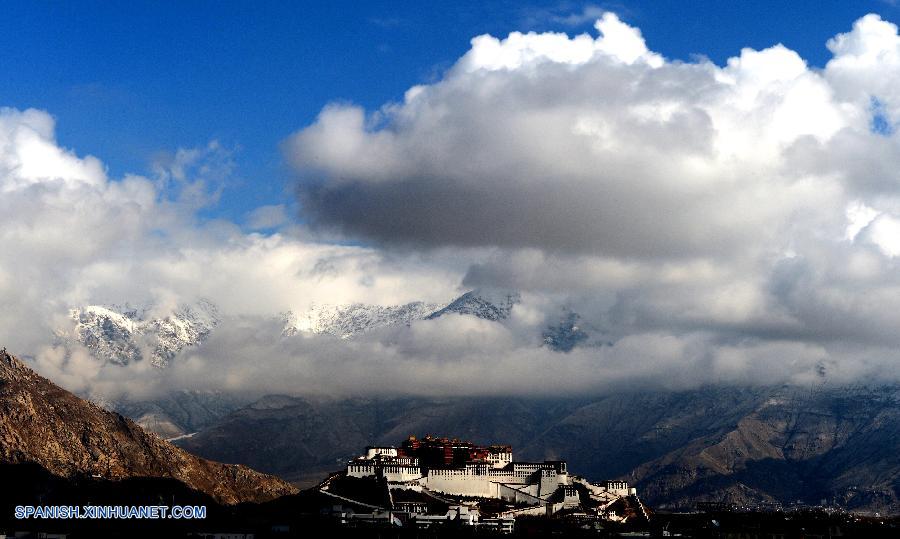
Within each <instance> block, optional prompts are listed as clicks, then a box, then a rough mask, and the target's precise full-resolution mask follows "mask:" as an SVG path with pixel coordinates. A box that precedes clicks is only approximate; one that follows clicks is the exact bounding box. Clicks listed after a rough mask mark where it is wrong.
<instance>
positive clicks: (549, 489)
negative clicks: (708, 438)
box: [323, 436, 648, 524]
mask: <svg viewBox="0 0 900 539" xmlns="http://www.w3.org/2000/svg"><path fill="white" fill-rule="evenodd" d="M343 477H346V478H350V480H362V479H366V478H370V479H373V480H377V483H378V484H383V485H385V488H386V489H387V495H386V498H387V499H388V500H389V503H390V505H391V506H392V507H391V509H394V510H395V511H397V510H402V511H405V512H407V513H409V514H412V515H413V516H414V518H413V520H416V519H418V522H419V523H420V524H422V523H424V522H430V521H431V520H432V519H431V518H430V517H429V516H428V515H427V514H426V513H427V507H428V506H429V503H430V502H433V501H434V500H439V501H441V502H444V503H450V504H451V505H449V506H448V507H449V508H450V510H451V512H452V511H456V514H459V515H461V514H463V513H464V514H465V515H467V516H466V518H467V519H469V520H470V521H471V522H472V523H473V524H475V523H478V522H480V521H481V520H483V519H488V520H486V521H491V522H494V521H496V519H501V520H500V521H502V519H514V518H515V517H517V516H524V515H553V514H556V513H560V512H566V513H577V514H584V515H585V516H591V515H593V516H594V517H597V518H599V517H600V516H602V518H603V519H605V520H624V519H625V518H626V516H625V515H624V512H623V514H622V515H617V514H616V512H615V509H614V508H613V506H614V505H615V504H616V503H617V502H622V500H626V499H628V500H631V501H630V502H624V503H619V505H622V506H623V507H625V506H627V507H631V508H635V507H636V508H637V509H636V510H634V511H632V513H636V514H641V513H643V516H644V517H645V518H648V517H647V514H646V511H645V509H644V507H643V505H642V504H641V503H640V500H639V499H638V498H637V492H636V491H635V489H634V488H630V487H629V486H628V484H627V483H626V482H624V481H607V482H606V483H605V484H603V485H596V484H593V483H590V482H589V481H587V480H585V479H584V478H581V477H578V476H573V475H570V474H569V471H568V469H567V467H566V462H565V461H563V460H552V461H544V462H517V461H515V460H513V451H512V448H511V447H510V446H508V445H488V446H481V445H477V444H473V443H471V442H467V441H461V440H459V439H456V438H441V437H434V436H425V437H424V438H421V439H419V438H416V437H415V436H410V437H409V438H407V439H406V440H404V441H403V443H402V444H401V445H400V447H393V446H388V447H384V446H370V447H367V448H366V452H365V454H363V455H360V456H359V457H356V458H355V459H353V460H351V461H349V462H348V463H347V469H346V473H345V474H343ZM330 484H332V482H326V483H325V484H323V487H324V489H323V492H324V493H329V492H328V487H329V485H330ZM334 484H337V483H334ZM491 500H494V501H493V502H491ZM454 504H455V505H454ZM485 504H487V505H489V506H490V507H492V508H493V511H492V514H490V515H482V514H480V512H479V507H481V506H485ZM385 509H387V508H385ZM463 509H464V511H463ZM461 511H462V512H461ZM373 514H374V513H373ZM444 516H446V515H444ZM367 518H374V517H372V515H368V517H367ZM441 518H443V517H441ZM438 520H440V519H438Z"/></svg>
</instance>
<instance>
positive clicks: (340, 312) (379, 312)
mask: <svg viewBox="0 0 900 539" xmlns="http://www.w3.org/2000/svg"><path fill="white" fill-rule="evenodd" d="M440 307H441V305H437V304H433V303H424V302H421V301H414V302H412V303H407V304H405V305H389V306H383V305H365V304H362V303H354V304H352V305H316V306H314V307H313V308H312V309H310V310H309V311H306V312H305V313H302V314H299V315H297V314H294V313H291V312H288V313H285V314H284V315H283V319H284V321H285V328H284V331H283V334H284V335H285V336H293V335H296V334H297V333H299V332H309V333H317V334H327V335H333V336H335V337H340V338H341V339H347V338H350V337H353V336H355V335H359V334H361V333H365V332H366V331H370V330H372V329H375V328H379V327H387V326H396V325H406V326H408V325H410V324H411V323H412V322H413V321H414V320H422V319H424V318H426V317H427V316H428V315H429V314H431V313H433V312H434V311H435V310H437V309H439V308H440Z"/></svg>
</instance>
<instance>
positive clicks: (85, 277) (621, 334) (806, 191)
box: [0, 13, 900, 394]
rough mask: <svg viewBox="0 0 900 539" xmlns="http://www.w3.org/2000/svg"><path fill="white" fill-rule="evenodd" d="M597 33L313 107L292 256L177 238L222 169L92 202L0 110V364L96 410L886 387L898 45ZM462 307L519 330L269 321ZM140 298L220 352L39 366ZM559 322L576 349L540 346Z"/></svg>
mask: <svg viewBox="0 0 900 539" xmlns="http://www.w3.org/2000/svg"><path fill="white" fill-rule="evenodd" d="M596 30H597V32H596V34H595V35H588V34H583V35H579V36H574V37H571V36H568V35H565V34H561V33H544V34H538V33H533V32H532V33H512V34H510V35H509V36H508V37H507V38H505V39H497V38H495V37H492V36H479V37H476V38H475V39H473V40H472V47H471V49H470V50H469V51H468V52H467V53H466V54H464V55H463V56H462V57H461V58H460V59H459V61H458V62H457V63H456V64H455V65H454V66H453V67H452V68H451V69H450V70H448V71H447V73H446V74H445V75H444V76H443V78H442V79H441V80H439V81H437V82H435V83H433V84H428V85H419V86H415V87H413V88H410V90H409V91H407V92H406V94H405V97H404V100H403V102H401V103H389V104H386V105H385V106H384V107H382V108H381V109H380V110H378V111H375V112H366V111H365V110H363V109H362V108H360V107H357V106H354V105H351V104H331V105H328V106H326V107H325V108H323V110H322V112H321V113H320V115H319V116H318V118H317V120H316V121H315V122H314V123H313V124H311V125H309V126H307V127H305V128H304V129H302V130H300V131H299V132H297V133H296V134H295V135H293V136H292V137H291V138H290V139H289V140H288V141H286V142H285V144H284V150H285V154H286V157H287V158H288V159H289V160H290V161H291V163H292V164H293V165H294V166H295V167H296V168H297V170H298V174H299V189H300V192H301V208H302V212H303V214H302V215H301V220H310V221H311V222H312V223H313V225H314V228H313V230H310V229H307V228H304V227H301V226H299V225H297V226H293V227H291V226H288V224H287V223H286V216H285V209H284V207H282V206H270V207H263V208H259V209H257V210H256V211H254V212H252V213H251V214H249V215H248V216H247V224H249V226H250V228H253V229H258V230H271V229H277V230H278V231H279V232H277V233H246V232H244V231H242V230H241V229H240V228H239V227H238V226H237V225H235V224H234V223H228V222H222V221H213V222H202V221H200V220H198V219H197V216H196V210H197V208H199V207H201V206H202V205H204V204H209V203H211V201H214V200H215V196H214V195H215V192H216V191H217V190H218V189H221V188H227V185H226V186H225V187H223V184H222V183H221V182H220V181H217V177H218V176H219V175H221V174H226V175H227V174H228V170H229V163H230V161H229V159H228V158H227V152H224V153H225V155H223V151H222V149H221V148H220V147H219V146H218V145H216V144H212V145H210V146H208V147H206V148H200V149H194V150H182V151H178V152H175V153H174V154H173V155H172V156H169V158H168V159H164V160H162V161H161V166H160V168H159V169H158V170H157V171H156V172H155V174H154V175H153V176H151V177H142V176H137V175H134V176H128V177H126V178H122V179H110V178H108V177H107V176H106V173H105V170H104V168H103V166H102V164H101V163H100V162H99V161H98V160H96V159H94V158H90V157H78V156H77V155H75V154H74V153H73V152H71V151H68V150H65V149H63V148H61V147H60V146H59V144H58V143H57V142H56V141H55V140H54V138H53V122H52V118H50V117H49V115H47V114H46V113H43V112H39V111H25V112H18V111H12V110H4V111H3V112H2V113H0V193H2V196H0V211H2V212H3V215H4V218H5V223H6V224H5V225H4V226H3V227H2V228H0V253H2V254H0V257H2V261H3V264H0V301H3V302H4V304H5V305H10V306H13V308H8V309H6V310H5V311H3V312H2V313H0V339H2V340H4V342H6V343H9V345H10V346H11V347H12V348H17V349H20V350H43V352H41V353H39V354H38V359H37V364H38V365H39V366H40V367H41V368H42V369H43V370H44V371H45V372H48V373H51V374H52V375H53V376H54V377H55V378H58V379H59V380H62V381H65V383H67V384H69V385H70V386H71V387H75V388H82V389H89V390H92V391H100V392H103V393H115V392H117V391H118V392H122V391H128V392H133V391H134V392H136V391H144V392H149V391H154V390H156V389H158V388H163V387H195V388H210V389H215V388H230V389H235V390H252V391H261V392H301V393H302V392H323V393H327V392H332V393H333V392H339V393H340V392H343V393H366V392H373V391H374V392H414V393H495V394H496V393H504V392H546V393H549V392H558V391H598V390H604V389H607V388H610V387H613V386H616V385H620V384H647V385H655V386H664V387H688V386H694V385H698V384H703V383H718V382H722V383H781V382H795V383H806V382H811V381H817V380H821V379H822V376H825V377H826V379H827V380H830V381H833V382H835V383H846V382H851V381H860V380H863V381H871V380H878V381H896V380H897V375H896V373H897V372H900V371H898V370H897V369H896V365H897V362H898V360H900V357H898V355H897V353H896V349H897V346H898V345H900V337H898V334H897V331H896V328H897V327H898V325H900V314H898V313H900V271H898V270H900V256H898V255H900V240H898V238H900V175H898V172H897V171H900V138H898V137H897V135H895V134H894V132H893V131H891V130H889V129H888V130H881V131H879V130H873V129H872V127H873V114H875V113H876V112H879V113H883V114H884V116H885V118H884V121H886V122H888V123H892V124H893V123H896V121H897V120H896V118H897V117H898V116H897V114H898V112H900V93H898V90H897V88H900V37H898V36H897V28H896V27H895V26H894V25H892V24H891V23H888V22H885V21H883V20H881V19H879V18H878V17H876V16H867V17H864V18H863V19H860V20H859V21H857V22H856V24H854V26H853V28H852V30H851V31H850V32H848V33H846V34H841V35H839V36H837V37H836V38H835V39H833V40H832V41H830V42H829V48H830V49H831V51H832V52H833V54H834V58H833V59H832V61H831V62H829V63H828V64H827V66H826V67H825V68H824V69H812V68H810V67H809V66H808V65H807V63H806V62H805V61H804V60H803V59H802V58H801V57H800V56H799V55H798V54H797V53H796V52H794V51H791V50H789V49H788V48H786V47H784V46H782V45H777V44H776V45H774V46H772V47H770V48H767V49H764V50H760V51H756V50H752V49H744V50H742V51H740V52H739V54H738V55H737V56H735V57H734V58H732V59H730V60H729V61H728V62H727V63H726V65H724V66H717V65H714V64H712V63H711V62H708V61H697V62H689V63H685V62H670V61H666V60H665V59H664V58H663V56H662V55H660V54H658V53H655V52H653V51H650V50H648V49H647V46H646V44H645V42H644V39H643V36H642V35H641V33H640V31H639V30H637V29H636V28H633V27H631V26H628V25H626V24H625V23H623V22H622V21H621V20H620V19H619V18H618V17H616V16H615V15H613V14H611V13H603V14H602V15H601V18H600V20H599V21H598V22H597V25H596ZM873 99H874V100H876V101H877V103H878V104H879V111H874V110H873V108H874V107H873ZM209 162H212V164H208V163H209ZM226 184H227V182H226ZM326 233H327V234H337V235H339V236H338V237H340V239H342V240H345V239H348V238H350V239H353V240H357V239H360V238H361V239H363V240H364V243H368V242H370V243H371V246H368V247H361V246H358V245H357V244H354V243H355V242H346V241H340V242H328V241H325V238H328V237H335V236H325V235H320V234H326ZM341 234H343V236H340V235H341ZM356 243H358V242H356ZM410 248H412V249H410ZM460 282H461V283H462V285H463V286H464V287H498V288H513V289H517V290H521V291H522V292H523V294H522V297H523V303H522V304H520V305H518V306H517V307H516V308H515V309H514V311H513V316H512V317H511V318H510V320H509V321H507V322H505V323H502V324H497V323H490V322H485V321H482V320H477V319H474V318H471V317H458V316H450V317H445V318H441V319H438V320H435V321H423V322H417V323H414V324H412V326H411V327H409V328H406V327H400V328H389V329H384V330H380V331H373V332H371V333H369V334H366V335H364V336H363V337H360V338H356V339H348V340H339V339H330V338H327V337H321V336H301V337H297V338H294V339H282V338H280V337H279V334H280V327H279V326H278V324H277V322H275V321H274V320H273V318H272V316H273V315H274V314H275V313H277V312H279V311H283V310H286V309H294V310H302V309H303V308H304V307H305V306H306V305H309V304H310V303H352V302H364V303H377V304H382V305H388V304H401V303H406V302H409V301H413V300H425V301H442V300H447V299H450V297H451V296H452V295H453V294H455V293H457V292H458V291H459V290H461V289H460V288H459V287H458V285H459V284H460ZM148 296H149V298H148V299H153V300H155V301H157V302H159V303H161V304H165V305H169V304H174V303H177V302H178V301H184V300H190V299H191V298H193V297H197V296H204V297H209V298H211V299H213V301H215V302H216V303H218V304H219V305H220V306H221V307H222V309H223V311H224V312H225V314H226V317H225V321H224V322H223V329H222V330H220V331H217V332H216V333H214V335H213V337H212V338H211V339H210V340H209V341H208V342H207V343H206V344H204V346H202V347H200V348H197V349H193V350H189V351H188V352H186V353H185V354H183V356H182V357H180V358H177V361H175V362H173V366H172V368H170V369H168V370H165V371H160V370H153V369H148V368H145V367H144V366H143V365H136V366H132V367H128V368H125V369H122V368H118V367H115V366H105V367H101V366H98V365H97V364H96V363H91V362H90V361H88V360H87V358H86V356H84V355H79V353H78V352H76V353H74V354H72V355H69V356H66V355H62V354H60V353H59V350H58V349H53V348H43V349H42V348H41V346H40V345H41V344H45V343H46V337H47V335H48V334H49V332H50V330H51V329H52V328H53V327H55V326H56V325H58V323H59V318H58V317H60V316H64V314H60V313H65V310H66V309H67V308H68V307H70V306H72V305H79V304H84V303H89V302H122V301H128V300H131V301H134V300H140V299H144V298H147V297H148ZM563 308H568V309H572V310H574V311H576V312H578V313H579V314H581V316H582V318H581V321H580V322H579V324H580V325H581V326H582V328H583V329H584V330H585V331H587V332H588V333H589V334H590V335H591V344H594V345H595V346H582V347H577V348H575V349H574V350H572V351H571V352H569V353H565V354H564V353H559V352H554V351H552V350H550V349H548V348H546V347H541V346H539V345H540V340H541V332H542V330H544V329H545V328H546V326H547V325H548V324H551V323H555V322H556V320H558V319H559V317H560V313H562V312H565V311H563V310H562V309H563ZM134 380H139V382H134Z"/></svg>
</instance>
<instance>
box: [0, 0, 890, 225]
mask: <svg viewBox="0 0 900 539" xmlns="http://www.w3.org/2000/svg"><path fill="white" fill-rule="evenodd" d="M603 9H610V10H612V11H615V12H617V13H619V15H621V16H622V18H623V19H624V20H625V21H627V22H629V23H630V24H633V25H635V26H638V27H640V28H641V29H642V30H643V32H644V34H645V35H646V36H647V38H648V44H649V46H650V48H651V49H652V50H655V51H658V52H660V53H661V54H663V55H664V56H665V57H667V58H671V59H680V60H690V59H691V58H692V57H694V56H695V55H698V54H700V55H705V56H707V57H709V58H710V59H712V60H713V61H715V62H716V63H719V64H721V63H722V62H724V61H725V60H726V59H727V58H729V57H730V56H733V55H735V54H736V53H737V52H738V51H740V49H741V48H742V47H753V48H764V47H768V46H771V45H774V44H776V43H784V44H785V45H786V46H788V47H790V48H791V49H793V50H796V51H797V52H798V53H800V55H801V56H802V57H803V58H805V59H806V60H807V61H808V62H810V64H812V65H814V66H819V67H821V66H823V65H824V63H825V62H826V61H827V60H828V58H829V54H828V51H827V49H826V48H825V46H824V45H825V41H826V40H827V39H828V38H830V37H831V36H833V35H835V34H837V33H838V32H841V31H844V30H845V29H846V27H847V24H848V21H852V20H855V19H857V18H858V17H860V16H862V15H864V14H866V13H870V12H872V13H879V14H881V15H883V16H885V17H886V18H888V19H890V18H891V16H892V15H896V13H897V12H898V9H897V7H896V6H895V5H894V3H893V2H885V1H874V2H866V1H860V2H842V1H839V0H826V1H824V2H823V1H815V0H801V1H797V2H790V3H785V2H716V1H698V2H689V3H685V2H677V1H671V0H663V1H655V2H643V1H635V2H614V3H608V4H604V3H598V4H590V3H586V4H583V3H578V2H554V3H545V4H541V3H527V2H512V1H500V2H472V1H461V2H426V3H422V2H363V3H360V2H347V1H335V2H254V3H252V4H250V3H247V2H227V1H226V2H180V3H178V4H174V3H170V4H168V5H166V3H164V4H160V3H159V2H142V1H136V2H128V3H127V4H123V5H120V6H116V8H115V9H110V8H109V6H108V4H106V3H103V2H43V1H38V2H10V3H7V5H5V6H4V16H3V17H2V20H0V67H2V68H3V71H4V72H5V73H6V76H4V77H3V78H2V79H0V103H3V105H4V106H8V107H15V108H18V109H25V108H38V109H41V110H45V111H48V112H49V113H50V114H52V115H53V116H54V117H55V118H56V119H57V122H58V127H57V136H58V138H59V141H60V143H61V144H62V145H63V146H65V147H68V148H74V149H76V150H77V151H78V153H79V154H90V155H95V156H99V157H101V158H102V160H103V162H104V165H105V166H106V167H108V170H109V173H110V175H111V176H112V177H121V176H122V175H124V174H126V173H145V172H146V171H147V170H149V169H150V168H152V167H153V165H154V164H155V163H157V162H158V161H159V160H161V159H166V158H167V157H168V156H170V155H171V154H173V153H174V152H176V151H177V149H178V148H194V147H199V146H204V145H206V144H207V143H208V142H210V141H211V140H216V141H218V142H219V143H221V144H222V145H223V146H224V147H225V148H227V149H228V150H229V151H231V152H233V155H232V156H231V158H232V159H233V160H234V162H235V163H236V165H237V166H236V169H235V170H234V174H233V176H232V177H231V178H229V184H228V187H229V188H228V189H226V190H224V191H223V192H222V194H221V200H220V202H219V204H217V205H216V206H214V207H212V208H208V209H207V211H206V212H204V215H205V216H206V217H208V218H216V217H223V218H226V219H229V220H232V221H235V222H238V223H241V224H243V223H244V221H245V220H246V218H247V213H248V212H250V211H252V210H253V209H254V208H255V207H257V206H260V205H264V204H292V203H293V201H292V196H291V195H292V193H291V181H292V178H291V174H290V171H289V170H287V169H286V168H285V166H284V161H283V159H282V155H281V153H280V151H279V143H280V141H281V140H283V139H284V138H286V137H287V136H288V135H290V134H291V133H292V132H293V131H295V130H296V129H299V128H300V127H302V126H304V125H308V124H309V123H310V122H312V121H313V120H314V119H315V117H316V115H317V114H318V112H319V110H320V109H321V108H322V107H323V106H324V105H326V104H328V103H330V102H334V101H338V102H344V101H346V102H352V103H355V104H358V105H361V106H363V107H365V108H366V109H368V110H372V109H377V108H379V107H380V106H382V105H383V104H384V103H388V102H392V101H397V100H400V99H402V96H403V93H404V92H405V91H406V89H407V88H409V87H410V86H413V85H415V84H420V83H425V82H430V81H433V80H435V78H437V77H439V76H440V74H441V73H442V71H443V70H445V69H447V68H448V67H449V66H450V65H452V64H453V63H454V62H455V61H456V59H457V58H458V57H460V56H461V55H462V54H463V53H465V51H466V50H467V49H468V48H469V40H470V39H471V38H472V37H474V36H476V35H480V34H484V33H490V34H492V35H497V36H503V35H506V34H508V33H509V32H511V31H515V30H520V31H527V30H533V31H538V32H540V31H565V32H569V33H580V32H583V31H589V30H591V25H592V24H593V20H594V19H595V18H596V15H597V14H598V13H600V12H601V11H602V10H603ZM294 210H295V211H294V212H293V213H292V215H294V216H296V217H297V218H298V219H301V218H302V216H300V215H299V212H298V211H297V208H294Z"/></svg>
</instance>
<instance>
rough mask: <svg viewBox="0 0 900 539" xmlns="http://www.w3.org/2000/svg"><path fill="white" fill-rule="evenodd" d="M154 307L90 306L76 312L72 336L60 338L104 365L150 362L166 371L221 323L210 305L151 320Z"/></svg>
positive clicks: (199, 304)
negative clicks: (188, 348) (175, 360)
mask: <svg viewBox="0 0 900 539" xmlns="http://www.w3.org/2000/svg"><path fill="white" fill-rule="evenodd" d="M150 312H151V308H150V307H138V308H134V307H129V306H124V307H122V306H115V305H105V306H104V305H88V306H86V307H82V308H76V309H72V310H71V311H70V316H71V318H72V320H73V322H74V326H73V327H72V329H71V332H70V333H69V332H62V333H60V334H59V335H58V337H59V338H60V339H61V340H63V341H66V340H72V341H75V342H78V343H80V344H82V345H83V346H85V347H86V348H88V349H89V350H90V351H91V352H92V353H93V354H94V356H96V357H97V358H98V359H100V360H103V361H108V362H110V363H116V364H120V365H126V364H128V363H132V362H135V361H140V360H143V359H148V360H149V361H150V362H151V363H152V364H153V365H154V366H156V367H165V366H167V365H168V364H169V362H170V361H171V360H172V358H174V357H175V355H176V354H177V353H178V352H180V351H181V350H182V349H184V348H186V347H189V346H196V345H198V344H200V343H201V342H203V341H204V340H205V339H206V337H207V336H208V335H209V334H210V332H211V331H212V330H213V328H214V327H215V326H216V325H218V323H219V312H218V309H217V308H216V306H215V305H213V304H212V303H211V302H209V301H205V300H201V301H198V302H197V303H195V304H192V305H181V306H179V307H178V308H176V309H175V310H174V311H172V312H171V313H170V314H169V315H167V316H164V317H155V318H151V317H150V314H149V313H150Z"/></svg>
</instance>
